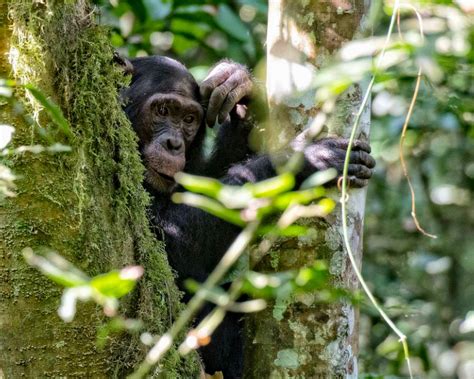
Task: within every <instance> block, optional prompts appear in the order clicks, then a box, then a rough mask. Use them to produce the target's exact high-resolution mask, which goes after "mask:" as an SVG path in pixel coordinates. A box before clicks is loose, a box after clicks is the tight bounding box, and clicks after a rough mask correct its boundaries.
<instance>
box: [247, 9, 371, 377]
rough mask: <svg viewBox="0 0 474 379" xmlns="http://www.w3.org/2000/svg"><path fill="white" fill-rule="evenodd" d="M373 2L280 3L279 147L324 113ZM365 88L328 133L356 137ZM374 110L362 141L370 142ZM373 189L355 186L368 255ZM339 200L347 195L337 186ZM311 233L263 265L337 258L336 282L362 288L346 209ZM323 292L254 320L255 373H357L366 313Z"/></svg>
mask: <svg viewBox="0 0 474 379" xmlns="http://www.w3.org/2000/svg"><path fill="white" fill-rule="evenodd" d="M367 5H368V4H367V3H364V0H352V1H349V0H334V1H319V0H292V1H290V0H286V1H285V0H271V1H269V15H268V35H267V59H268V61H267V62H268V63H267V92H268V97H269V105H270V122H269V125H270V126H271V128H272V131H271V133H270V138H269V140H270V145H273V146H281V145H282V144H285V143H288V140H290V139H291V138H293V137H294V136H295V135H296V134H298V133H299V132H301V131H302V130H303V129H305V128H306V127H308V126H310V125H311V124H312V123H313V122H314V120H315V117H316V115H317V114H318V112H320V109H319V108H317V107H316V105H315V98H314V90H311V88H310V87H311V83H312V80H313V78H314V77H315V75H318V69H319V68H320V67H321V66H322V64H324V63H325V62H327V60H328V59H329V58H330V57H331V56H332V55H333V54H334V53H335V52H336V51H337V50H338V48H339V47H340V46H341V45H342V44H343V43H344V42H346V41H349V40H351V39H353V38H354V36H355V35H356V33H358V32H360V28H361V25H362V21H363V16H364V14H365V12H366V10H367ZM362 87H363V86H361V85H355V86H353V87H352V88H351V89H350V90H348V91H347V92H346V93H344V94H343V95H342V96H341V97H340V98H339V99H338V101H337V104H336V111H335V115H334V116H331V117H330V118H329V119H328V120H327V122H326V125H325V131H324V133H325V134H328V135H330V136H344V137H348V136H349V134H350V129H351V126H352V124H353V121H354V117H355V113H356V112H357V111H358V109H359V106H360V104H361V102H362V98H363V95H364V93H363V88H362ZM369 125H370V111H369V108H368V107H367V109H365V110H364V113H363V115H362V118H361V127H360V129H359V130H360V132H359V133H358V137H359V138H361V139H365V140H367V139H368V133H369ZM365 196H366V190H365V189H358V190H351V191H350V199H349V202H348V209H349V215H348V224H349V233H350V242H351V247H352V250H353V252H354V253H355V255H356V260H357V262H359V264H360V262H361V258H362V227H363V218H364V206H365ZM333 197H334V199H335V200H337V201H338V200H339V195H338V193H337V191H334V193H333ZM310 225H312V226H313V227H315V228H316V229H317V233H316V234H315V235H313V236H312V237H310V238H305V239H302V238H301V239H294V240H285V241H282V243H280V244H279V245H278V246H279V247H278V248H276V249H275V250H274V251H272V252H271V254H270V256H269V257H266V258H265V259H264V260H263V261H262V262H261V264H260V267H258V268H259V269H260V270H263V271H282V270H289V269H296V268H299V267H303V266H308V265H311V264H313V263H314V260H315V259H325V260H327V261H328V265H329V270H330V273H331V275H332V277H331V280H332V284H333V285H334V286H336V287H341V288H346V289H349V290H355V289H357V288H358V282H357V279H356V277H355V274H354V272H353V270H352V267H351V264H350V261H349V258H348V256H347V253H346V251H345V248H344V246H343V242H342V241H343V238H342V227H341V217H340V206H338V207H337V208H336V209H335V210H334V212H333V213H332V214H331V215H329V216H328V217H326V218H325V219H324V220H312V221H310ZM316 298H317V294H311V293H310V294H305V295H304V296H290V297H286V298H278V299H276V301H275V303H274V304H272V305H270V306H269V307H268V308H267V309H266V310H265V311H263V312H260V313H257V314H255V315H252V316H251V317H249V319H248V322H247V331H246V332H247V344H246V368H245V372H246V377H248V378H268V377H271V378H289V377H291V378H339V377H341V378H342V377H357V374H358V372H357V353H358V344H357V342H358V326H357V324H358V311H357V310H356V309H354V307H353V306H351V305H350V304H349V303H348V302H346V301H337V302H336V303H332V304H329V305H321V304H320V303H319V304H318V303H317V302H316V301H315V299H316Z"/></svg>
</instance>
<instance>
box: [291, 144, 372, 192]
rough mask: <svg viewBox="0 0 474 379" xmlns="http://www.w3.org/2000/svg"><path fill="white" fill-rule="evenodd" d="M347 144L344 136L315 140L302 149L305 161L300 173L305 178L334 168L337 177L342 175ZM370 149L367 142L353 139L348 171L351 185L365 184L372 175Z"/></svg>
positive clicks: (359, 185)
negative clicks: (316, 172)
mask: <svg viewBox="0 0 474 379" xmlns="http://www.w3.org/2000/svg"><path fill="white" fill-rule="evenodd" d="M348 145H349V140H347V139H345V138H324V139H321V140H317V141H315V142H314V143H313V144H311V145H310V146H308V147H306V148H305V149H304V156H305V163H304V167H303V170H302V171H301V173H300V175H302V176H303V177H304V178H305V177H307V176H309V175H311V174H312V173H314V172H315V171H323V170H327V169H329V168H335V169H336V170H337V174H338V177H340V176H342V171H343V169H344V159H345V156H346V151H347V147H348ZM370 150H371V149H370V146H369V144H368V143H366V142H362V141H360V140H356V141H354V144H353V146H352V150H351V155H350V160H349V171H348V175H349V183H350V185H351V186H353V187H364V186H366V185H367V184H368V182H369V179H370V177H371V176H372V171H373V168H374V167H375V159H374V158H372V156H371V155H370ZM330 184H334V182H333V183H330Z"/></svg>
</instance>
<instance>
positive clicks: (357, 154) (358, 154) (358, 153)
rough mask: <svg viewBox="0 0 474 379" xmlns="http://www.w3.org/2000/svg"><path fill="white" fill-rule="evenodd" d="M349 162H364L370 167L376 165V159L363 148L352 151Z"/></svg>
mask: <svg viewBox="0 0 474 379" xmlns="http://www.w3.org/2000/svg"><path fill="white" fill-rule="evenodd" d="M349 162H350V163H353V164H363V165H365V166H367V167H368V168H374V167H375V159H374V158H373V157H372V156H371V155H370V154H368V153H366V152H365V151H363V150H355V151H351V157H350V160H349Z"/></svg>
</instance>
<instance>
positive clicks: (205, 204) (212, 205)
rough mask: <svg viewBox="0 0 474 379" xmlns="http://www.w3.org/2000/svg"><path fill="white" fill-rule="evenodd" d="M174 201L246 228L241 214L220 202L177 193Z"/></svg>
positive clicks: (187, 193)
mask: <svg viewBox="0 0 474 379" xmlns="http://www.w3.org/2000/svg"><path fill="white" fill-rule="evenodd" d="M172 200H173V201H174V202H175V203H178V204H187V205H189V206H191V207H195V208H199V209H202V210H203V211H206V212H207V213H210V214H212V215H214V216H216V217H219V218H221V219H222V220H224V221H227V222H230V223H231V224H234V225H238V226H245V221H243V220H242V218H241V217H240V212H238V211H234V210H231V209H227V208H226V207H224V206H223V205H222V204H221V203H219V202H218V201H215V200H212V199H209V198H207V197H204V196H200V195H196V194H193V193H189V192H186V193H175V194H174V195H173V197H172Z"/></svg>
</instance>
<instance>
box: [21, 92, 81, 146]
mask: <svg viewBox="0 0 474 379" xmlns="http://www.w3.org/2000/svg"><path fill="white" fill-rule="evenodd" d="M25 88H26V89H27V90H28V91H29V92H30V93H31V94H32V95H33V96H34V98H35V99H36V100H37V101H38V102H39V103H40V104H41V105H42V106H43V107H44V108H45V109H46V111H47V112H48V114H49V116H50V117H51V120H53V122H54V123H55V124H56V125H57V126H58V127H59V129H60V130H61V131H62V132H63V133H64V134H65V135H66V136H68V137H70V138H72V137H74V134H73V133H72V130H71V128H70V126H69V122H68V121H67V120H66V118H65V117H64V114H63V112H62V110H61V108H59V106H58V105H57V104H56V103H55V102H53V101H52V100H50V99H48V98H47V97H46V96H45V95H44V94H43V92H41V91H40V90H38V89H37V88H35V87H34V86H33V85H31V84H26V85H25Z"/></svg>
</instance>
